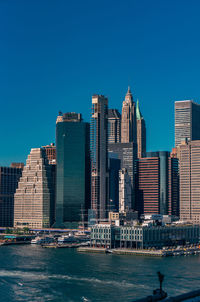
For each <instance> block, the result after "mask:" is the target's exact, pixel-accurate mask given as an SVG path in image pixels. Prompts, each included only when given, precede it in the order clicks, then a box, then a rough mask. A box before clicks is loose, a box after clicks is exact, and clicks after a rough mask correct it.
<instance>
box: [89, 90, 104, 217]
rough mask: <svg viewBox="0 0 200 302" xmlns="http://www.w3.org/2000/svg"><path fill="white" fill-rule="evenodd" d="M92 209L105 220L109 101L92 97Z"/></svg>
mask: <svg viewBox="0 0 200 302" xmlns="http://www.w3.org/2000/svg"><path fill="white" fill-rule="evenodd" d="M91 165H92V167H91V168H92V179H91V181H92V183H91V207H92V210H93V211H94V212H95V213H96V218H97V219H98V220H104V219H105V218H106V217H107V215H108V213H107V201H108V99H107V98H106V97H104V96H103V95H93V96H92V117H91Z"/></svg>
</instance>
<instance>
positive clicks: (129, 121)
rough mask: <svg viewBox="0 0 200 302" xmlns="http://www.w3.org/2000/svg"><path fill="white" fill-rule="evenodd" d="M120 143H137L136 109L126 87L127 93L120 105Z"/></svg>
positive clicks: (129, 91)
mask: <svg viewBox="0 0 200 302" xmlns="http://www.w3.org/2000/svg"><path fill="white" fill-rule="evenodd" d="M121 142H122V143H130V142H134V143H137V123H136V107H135V102H133V96H132V93H131V90H130V87H128V91H127V94H126V96H125V100H124V101H123V105H122V116H121Z"/></svg>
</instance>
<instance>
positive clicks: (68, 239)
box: [58, 233, 77, 244]
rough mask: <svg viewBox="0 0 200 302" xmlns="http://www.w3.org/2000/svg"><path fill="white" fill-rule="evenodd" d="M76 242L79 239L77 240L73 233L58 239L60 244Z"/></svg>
mask: <svg viewBox="0 0 200 302" xmlns="http://www.w3.org/2000/svg"><path fill="white" fill-rule="evenodd" d="M76 241H77V238H75V237H74V235H73V234H71V233H69V235H63V236H60V237H58V244H64V243H71V242H76Z"/></svg>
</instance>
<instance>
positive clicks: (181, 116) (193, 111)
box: [175, 100, 200, 147]
mask: <svg viewBox="0 0 200 302" xmlns="http://www.w3.org/2000/svg"><path fill="white" fill-rule="evenodd" d="M199 120H200V105H199V104H197V103H195V102H194V101H192V100H185V101H177V102H175V147H177V146H178V145H179V144H181V141H182V140H184V139H186V138H187V139H188V140H190V141H192V140H199V139H200V123H199Z"/></svg>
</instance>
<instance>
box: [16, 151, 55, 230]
mask: <svg viewBox="0 0 200 302" xmlns="http://www.w3.org/2000/svg"><path fill="white" fill-rule="evenodd" d="M50 169H51V168H50V166H49V164H48V160H47V158H46V154H45V151H44V149H42V148H35V149H31V152H30V154H29V155H28V159H27V160H26V166H25V167H24V169H23V172H22V177H21V178H20V181H19V183H18V189H17V190H16V193H15V196H14V226H15V227H31V228H46V227H50V226H51V224H52V223H53V202H54V201H53V194H52V179H51V170H50Z"/></svg>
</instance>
